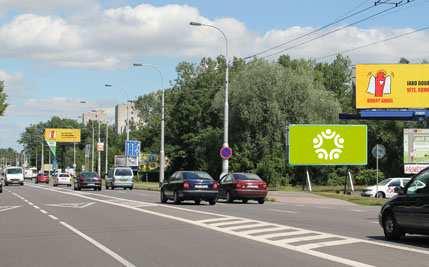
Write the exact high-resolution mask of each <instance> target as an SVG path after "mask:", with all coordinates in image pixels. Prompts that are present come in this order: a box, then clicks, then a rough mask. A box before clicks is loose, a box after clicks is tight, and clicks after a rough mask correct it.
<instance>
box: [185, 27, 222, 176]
mask: <svg viewBox="0 0 429 267" xmlns="http://www.w3.org/2000/svg"><path fill="white" fill-rule="evenodd" d="M189 25H191V26H197V27H210V28H213V29H215V30H217V31H218V32H220V33H221V34H222V36H223V38H224V39H225V60H226V72H225V99H224V119H223V147H228V146H229V144H228V127H229V104H228V102H229V101H228V95H229V93H228V92H229V56H228V38H227V37H226V34H225V33H224V32H223V31H222V30H221V29H220V28H218V27H216V26H213V25H209V24H203V23H199V22H190V23H189ZM228 169H229V160H228V159H224V160H223V161H222V174H221V176H222V175H224V174H227V173H228Z"/></svg>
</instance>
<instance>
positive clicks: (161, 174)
mask: <svg viewBox="0 0 429 267" xmlns="http://www.w3.org/2000/svg"><path fill="white" fill-rule="evenodd" d="M133 66H134V67H149V68H152V69H154V70H156V71H157V72H158V73H159V76H160V78H161V90H162V96H161V148H160V163H159V182H160V183H162V182H164V172H165V150H164V142H165V90H164V76H163V75H162V72H161V70H160V69H159V68H158V66H156V65H152V64H139V63H134V64H133Z"/></svg>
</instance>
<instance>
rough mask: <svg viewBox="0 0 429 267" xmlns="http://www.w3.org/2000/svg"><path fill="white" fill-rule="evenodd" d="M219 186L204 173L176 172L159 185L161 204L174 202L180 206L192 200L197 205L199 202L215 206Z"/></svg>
mask: <svg viewBox="0 0 429 267" xmlns="http://www.w3.org/2000/svg"><path fill="white" fill-rule="evenodd" d="M218 188H219V184H218V183H217V182H216V181H215V180H213V178H212V177H211V176H210V175H209V174H208V173H206V172H202V171H178V172H175V173H173V175H172V176H171V177H169V178H168V179H166V180H165V181H164V183H162V185H161V202H162V203H165V202H167V201H168V200H170V199H171V200H174V203H176V204H180V203H181V202H182V201H184V200H193V201H195V203H196V204H197V205H199V204H200V203H201V200H204V201H207V202H209V204H210V205H215V204H216V200H217V195H218Z"/></svg>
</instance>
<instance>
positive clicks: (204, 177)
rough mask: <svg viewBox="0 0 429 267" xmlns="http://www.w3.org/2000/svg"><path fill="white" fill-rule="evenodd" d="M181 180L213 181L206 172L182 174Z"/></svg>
mask: <svg viewBox="0 0 429 267" xmlns="http://www.w3.org/2000/svg"><path fill="white" fill-rule="evenodd" d="M183 178H185V179H187V180H213V178H212V177H211V176H210V174H208V173H206V172H184V173H183Z"/></svg>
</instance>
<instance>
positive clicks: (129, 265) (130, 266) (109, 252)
mask: <svg viewBox="0 0 429 267" xmlns="http://www.w3.org/2000/svg"><path fill="white" fill-rule="evenodd" d="M60 224H61V225H63V226H64V227H66V228H68V229H69V230H70V231H72V232H74V233H75V234H77V235H78V236H80V237H82V238H83V239H85V240H86V241H88V242H89V243H91V244H93V245H94V246H96V247H97V248H99V249H100V250H101V251H103V252H104V253H106V254H107V255H109V256H110V257H112V258H114V259H115V260H116V261H118V262H119V263H121V264H122V265H124V266H127V267H135V265H134V264H132V263H131V262H129V261H127V260H126V259H124V258H122V257H121V256H119V255H118V254H117V253H115V252H114V251H112V250H111V249H109V248H108V247H106V246H104V245H103V244H101V243H100V242H98V241H97V240H95V239H93V238H91V237H89V236H87V235H86V234H84V233H82V232H81V231H79V230H77V229H76V228H74V227H73V226H71V225H69V224H67V223H65V222H63V221H61V222H60Z"/></svg>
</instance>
